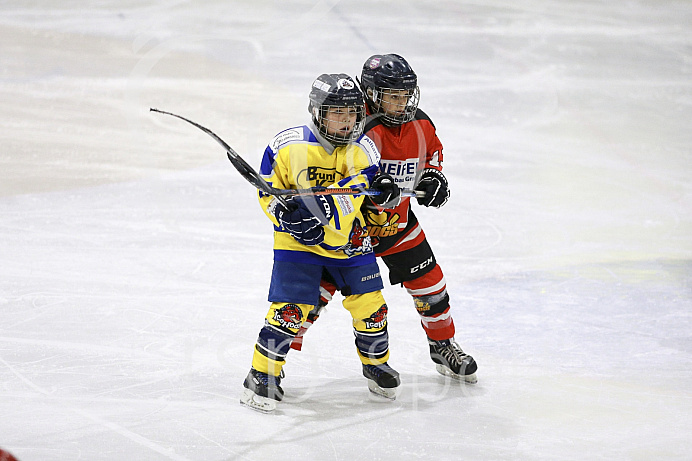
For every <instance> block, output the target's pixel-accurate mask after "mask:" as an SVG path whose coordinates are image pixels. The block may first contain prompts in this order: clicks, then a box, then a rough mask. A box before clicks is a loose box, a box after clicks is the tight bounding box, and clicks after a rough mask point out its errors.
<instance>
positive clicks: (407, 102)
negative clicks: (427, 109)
mask: <svg viewBox="0 0 692 461" xmlns="http://www.w3.org/2000/svg"><path fill="white" fill-rule="evenodd" d="M402 96H405V98H404V97H402ZM419 100H420V90H419V89H418V86H416V87H415V88H414V89H409V90H402V89H400V88H374V89H373V90H372V98H371V102H372V104H371V109H372V111H373V113H376V114H380V117H381V118H382V121H383V122H384V124H385V125H389V126H392V125H401V124H402V123H406V122H410V121H411V120H413V117H414V116H415V115H416V110H418V101H419Z"/></svg>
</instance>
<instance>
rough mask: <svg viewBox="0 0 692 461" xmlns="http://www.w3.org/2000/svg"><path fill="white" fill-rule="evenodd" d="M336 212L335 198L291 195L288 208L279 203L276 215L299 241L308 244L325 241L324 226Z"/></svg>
mask: <svg viewBox="0 0 692 461" xmlns="http://www.w3.org/2000/svg"><path fill="white" fill-rule="evenodd" d="M333 212H334V200H333V199H332V198H331V197H329V196H326V195H322V196H311V197H308V198H306V199H303V198H301V197H291V198H289V199H288V208H285V207H284V206H283V205H281V204H277V206H276V208H275V209H274V215H275V216H276V219H277V221H279V224H280V225H281V227H283V228H284V229H285V230H286V231H287V232H288V233H289V234H291V236H292V237H293V238H294V239H296V241H298V242H299V243H302V244H303V245H307V246H314V245H319V244H320V243H322V242H323V241H324V227H322V226H324V225H325V224H327V223H329V219H330V218H331V217H332V214H333Z"/></svg>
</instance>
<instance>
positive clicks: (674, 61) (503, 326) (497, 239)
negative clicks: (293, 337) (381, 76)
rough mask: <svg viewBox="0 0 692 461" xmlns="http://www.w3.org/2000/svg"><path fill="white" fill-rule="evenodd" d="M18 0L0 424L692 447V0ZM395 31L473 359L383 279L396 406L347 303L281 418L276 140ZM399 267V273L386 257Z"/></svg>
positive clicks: (331, 443) (140, 437)
mask: <svg viewBox="0 0 692 461" xmlns="http://www.w3.org/2000/svg"><path fill="white" fill-rule="evenodd" d="M84 3H85V2H78V1H74V0H62V1H60V2H52V1H48V0H36V1H26V2H2V3H0V43H2V45H1V46H0V56H1V61H2V65H1V67H0V112H1V114H2V115H1V116H0V135H1V138H0V139H1V140H2V144H1V146H0V262H1V264H0V447H3V448H5V449H7V450H9V451H11V452H12V453H14V454H15V456H17V458H18V459H19V460H20V461H49V460H61V461H63V460H89V461H91V460H123V459H128V460H200V461H201V460H204V461H209V460H212V461H223V460H266V459H287V460H409V459H421V460H422V459H425V460H440V461H441V460H459V459H469V460H582V459H592V460H653V459H656V460H689V459H692V438H691V437H690V434H691V433H692V262H691V261H692V126H691V123H690V121H691V120H692V29H690V24H692V3H691V2H689V1H656V0H651V1H644V0H636V1H627V2H610V1H605V0H601V1H597V0H578V1H570V2H567V1H563V2H560V1H538V0H529V1H522V2H516V1H509V0H507V1H505V0H497V1H488V2H480V1H457V2H454V1H415V2H414V1H403V2H385V1H360V0H356V1H351V2H338V1H320V2H315V1H313V0H307V1H282V2H278V1H274V2H269V1H255V2H229V1H200V0H192V1H177V0H176V1H173V0H171V1H165V0H159V1H154V0H148V1H141V2H134V1H99V2H88V3H89V6H88V7H85V6H84ZM390 52H396V53H399V54H402V55H403V56H405V57H406V58H407V59H408V60H409V62H410V63H411V65H412V66H413V68H414V69H415V70H416V72H417V73H418V76H419V84H420V86H421V104H420V107H421V108H422V109H423V110H424V111H425V112H426V113H427V114H428V115H429V116H430V117H431V118H432V120H433V121H434V123H435V125H436V126H437V130H438V135H439V136H440V138H441V140H442V142H443V144H444V145H445V170H444V171H445V173H446V175H447V177H448V178H449V180H450V183H451V190H452V198H451V200H450V201H449V202H448V204H447V205H446V206H445V207H444V208H442V209H440V210H427V209H421V207H417V206H416V213H417V214H418V216H419V218H420V220H421V221H422V223H423V227H424V229H425V231H426V233H427V235H428V238H429V240H430V242H431V244H432V246H433V248H434V250H435V252H436V254H437V258H438V261H439V263H440V264H441V266H442V268H443V270H444V271H445V275H446V279H447V285H448V289H449V292H450V295H451V300H452V312H453V315H454V319H455V323H456V326H457V335H456V338H457V340H458V341H459V342H460V344H461V345H462V347H463V348H464V349H465V350H466V351H467V352H469V353H470V354H472V355H473V356H474V357H475V358H476V360H477V361H478V364H479V371H478V376H479V381H478V383H477V384H476V385H459V383H456V382H451V381H449V380H446V379H445V378H443V377H442V376H440V375H438V374H437V373H436V372H435V369H434V366H433V363H432V362H431V361H430V359H429V357H428V353H427V347H426V341H425V335H424V333H423V330H422V329H421V328H420V326H419V322H418V318H417V314H416V312H415V310H414V309H413V304H412V302H411V300H410V298H409V297H408V295H406V293H405V292H404V291H403V290H402V289H401V288H399V287H393V286H387V287H386V288H385V291H384V294H385V297H386V298H387V301H388V304H389V306H390V316H389V332H390V337H391V351H392V355H391V359H390V363H391V364H392V366H394V367H395V368H396V369H397V370H398V371H399V372H400V373H401V375H402V394H401V395H400V396H399V398H398V399H397V400H396V401H394V402H388V401H382V400H378V399H377V398H375V397H374V396H371V394H369V392H368V390H367V387H366V383H365V379H364V378H363V377H362V376H361V373H360V363H359V361H358V359H357V356H356V353H355V350H354V346H353V335H352V332H351V324H350V316H349V315H348V313H347V312H346V311H345V310H344V309H343V308H342V307H341V306H340V305H339V304H340V299H339V300H336V301H335V302H333V303H332V305H330V307H329V309H328V311H327V312H326V313H325V314H324V315H323V318H321V319H320V321H319V322H318V323H317V324H316V325H315V326H314V327H313V328H312V329H311V330H310V332H309V333H308V335H307V336H306V339H305V346H304V348H303V351H302V352H295V353H291V354H289V356H288V363H287V365H286V367H285V370H286V378H285V379H284V381H283V383H282V384H283V387H284V389H285V391H286V394H287V396H286V399H285V401H284V402H282V403H281V404H280V405H279V408H278V409H277V411H276V413H275V414H273V415H263V414H260V413H256V412H253V411H251V410H249V409H247V408H244V407H241V406H240V405H239V403H238V398H239V396H240V394H241V391H242V380H243V379H244V377H245V375H246V373H247V371H248V369H249V366H250V359H251V355H252V349H253V345H254V341H255V339H256V335H257V333H258V331H259V329H260V327H261V325H262V322H263V317H264V315H265V314H266V310H267V307H268V303H267V301H266V293H267V289H268V282H269V275H270V271H271V262H272V252H271V244H272V238H271V225H270V224H269V222H268V221H267V220H266V218H265V217H264V215H263V214H262V212H261V210H260V209H259V207H258V205H257V203H256V201H255V198H254V197H255V195H254V194H255V193H254V190H253V188H252V187H251V186H250V185H249V184H248V183H246V182H245V181H244V180H243V179H242V178H241V177H240V176H239V175H238V174H237V172H236V171H235V170H233V169H232V167H231V165H230V164H229V163H228V161H227V160H226V159H225V154H224V152H223V150H222V149H221V148H220V147H219V146H218V145H217V144H216V143H215V142H214V141H213V140H212V139H211V138H209V137H208V136H206V135H205V134H204V133H202V132H201V131H199V130H197V129H195V128H194V127H191V126H190V125H187V124H185V123H183V122H181V121H179V120H176V119H174V118H171V117H167V116H164V115H160V114H155V113H151V112H149V108H150V107H158V108H160V109H163V110H168V111H172V112H176V113H180V114H181V115H184V116H186V117H189V118H191V119H193V120H195V121H197V122H198V123H201V124H202V125H205V126H207V127H209V128H210V129H212V130H214V131H215V132H216V133H217V134H218V135H220V136H221V137H222V138H224V139H225V140H226V141H227V142H228V143H229V144H231V145H232V146H233V147H234V148H236V150H238V151H239V152H240V153H241V154H242V155H244V156H245V157H246V158H247V159H248V161H250V163H252V164H254V165H258V163H259V159H260V156H261V152H262V150H263V149H264V147H265V145H266V144H267V143H268V142H269V140H270V139H271V138H272V137H273V135H274V134H275V133H276V132H278V131H280V130H282V129H284V128H287V127H289V126H294V125H299V124H302V123H305V122H306V121H307V120H308V113H307V111H306V106H307V93H308V91H309V87H310V84H311V82H312V80H313V79H314V78H315V77H316V76H317V75H319V74H321V73H325V72H329V73H333V72H345V73H348V74H351V75H358V74H359V72H360V68H361V66H362V64H363V62H364V61H365V59H366V58H367V57H369V56H370V55H372V54H376V53H390ZM383 270H384V271H385V273H386V269H384V266H383Z"/></svg>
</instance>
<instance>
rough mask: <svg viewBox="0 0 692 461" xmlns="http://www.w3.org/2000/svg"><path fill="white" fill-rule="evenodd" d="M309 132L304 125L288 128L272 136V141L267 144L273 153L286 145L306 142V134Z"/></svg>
mask: <svg viewBox="0 0 692 461" xmlns="http://www.w3.org/2000/svg"><path fill="white" fill-rule="evenodd" d="M309 132H310V130H308V129H307V127H306V126H304V125H302V126H296V127H293V128H288V129H286V130H283V131H282V132H280V133H279V134H277V135H276V136H274V139H272V141H271V142H270V143H269V146H270V147H271V149H272V150H273V151H274V152H277V151H278V150H279V149H281V148H282V147H283V146H285V145H286V144H290V143H293V142H300V141H306V140H307V139H306V138H307V133H309Z"/></svg>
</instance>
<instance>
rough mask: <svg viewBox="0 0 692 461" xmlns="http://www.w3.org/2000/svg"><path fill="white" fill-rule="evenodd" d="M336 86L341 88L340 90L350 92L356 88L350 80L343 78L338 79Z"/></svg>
mask: <svg viewBox="0 0 692 461" xmlns="http://www.w3.org/2000/svg"><path fill="white" fill-rule="evenodd" d="M336 85H337V87H339V88H342V89H344V90H352V89H354V88H355V87H356V86H355V85H354V84H353V81H352V80H348V79H345V78H340V79H339V80H338V81H337V82H336Z"/></svg>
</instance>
